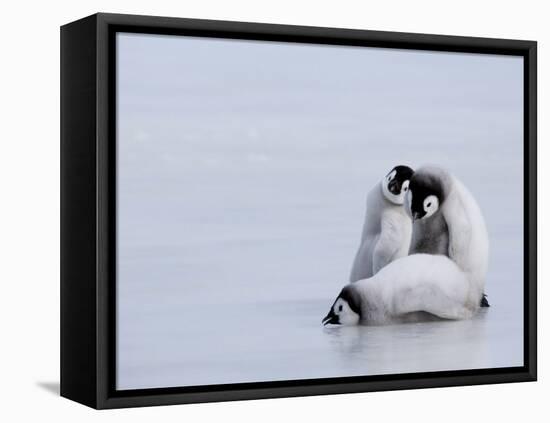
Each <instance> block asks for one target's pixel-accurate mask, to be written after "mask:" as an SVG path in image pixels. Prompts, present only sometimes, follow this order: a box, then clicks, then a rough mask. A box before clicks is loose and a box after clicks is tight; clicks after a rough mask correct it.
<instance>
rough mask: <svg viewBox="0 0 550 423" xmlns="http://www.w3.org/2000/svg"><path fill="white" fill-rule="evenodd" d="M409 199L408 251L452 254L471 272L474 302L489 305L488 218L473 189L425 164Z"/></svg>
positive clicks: (456, 261) (451, 255)
mask: <svg viewBox="0 0 550 423" xmlns="http://www.w3.org/2000/svg"><path fill="white" fill-rule="evenodd" d="M407 202H408V208H409V209H410V213H411V216H412V219H413V233H412V241H411V247H410V251H409V253H410V254H417V253H427V254H440V255H445V256H447V257H449V258H450V259H451V260H453V261H454V262H455V263H456V264H457V265H458V266H459V268H461V269H462V270H463V271H464V272H466V273H467V274H468V278H469V280H470V281H471V296H472V301H477V304H479V305H480V306H482V307H488V306H489V303H488V302H487V299H486V296H485V294H483V286H484V284H485V276H486V273H487V262H488V254H489V241H488V236H487V229H486V227H485V221H484V219H483V216H482V214H481V211H480V209H479V207H478V205H477V203H476V201H475V199H474V198H473V196H472V195H471V194H470V192H469V191H468V190H467V189H466V187H464V185H463V184H462V183H461V182H460V181H459V180H458V179H456V178H455V177H454V176H452V175H451V174H449V173H448V172H447V171H445V170H443V169H441V168H437V167H422V168H420V169H418V170H417V171H416V172H415V174H414V175H413V177H412V178H411V181H410V189H409V193H408V194H407ZM476 298H477V300H476Z"/></svg>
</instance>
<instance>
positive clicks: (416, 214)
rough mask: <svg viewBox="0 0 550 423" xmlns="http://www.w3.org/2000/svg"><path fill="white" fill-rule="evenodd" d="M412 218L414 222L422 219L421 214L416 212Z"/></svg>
mask: <svg viewBox="0 0 550 423" xmlns="http://www.w3.org/2000/svg"><path fill="white" fill-rule="evenodd" d="M412 217H413V220H418V219H420V213H418V212H414V213H413V214H412Z"/></svg>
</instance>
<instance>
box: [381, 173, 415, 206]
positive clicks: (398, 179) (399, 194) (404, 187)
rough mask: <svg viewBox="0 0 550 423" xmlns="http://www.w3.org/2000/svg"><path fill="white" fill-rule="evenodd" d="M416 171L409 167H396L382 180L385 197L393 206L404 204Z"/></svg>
mask: <svg viewBox="0 0 550 423" xmlns="http://www.w3.org/2000/svg"><path fill="white" fill-rule="evenodd" d="M413 173H414V171H413V170H412V169H411V168H410V167H408V166H401V165H400V166H395V167H394V168H393V169H392V170H390V172H389V173H388V174H387V175H386V176H384V179H382V192H383V193H384V197H386V199H387V200H388V201H390V202H392V203H393V204H403V203H404V202H405V195H406V194H407V191H408V189H409V181H410V179H411V177H412V175H413Z"/></svg>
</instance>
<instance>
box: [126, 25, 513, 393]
mask: <svg viewBox="0 0 550 423" xmlns="http://www.w3.org/2000/svg"><path fill="white" fill-rule="evenodd" d="M523 146H524V61H523V57H521V56H513V55H498V54H473V53H461V52H445V51H428V50H413V49H407V50H404V49H397V48H391V49H390V48H380V47H354V46H344V45H321V44H305V43H299V42H292V43H290V42H288V43H285V42H275V41H254V40H237V39H222V38H206V37H199V36H185V37H183V36H178V35H155V34H140V33H125V32H118V33H117V34H116V357H115V359H116V389H117V390H133V389H149V388H173V387H193V386H204V385H220V384H233V383H249V382H262V381H288V380H301V379H308V380H309V379H322V378H334V377H346V376H370V375H391V374H410V373H417V372H436V371H449V370H472V369H488V368H508V367H516V366H523V364H524V298H523V295H524V284H523V276H524V205H523V198H524V168H523V163H524V151H523V148H524V147H523Z"/></svg>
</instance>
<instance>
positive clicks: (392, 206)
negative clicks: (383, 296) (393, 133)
mask: <svg viewBox="0 0 550 423" xmlns="http://www.w3.org/2000/svg"><path fill="white" fill-rule="evenodd" d="M412 175H413V170H412V169H411V168H410V167H407V166H396V167H394V168H393V169H392V170H391V171H390V172H389V173H388V174H387V175H386V176H385V177H384V178H383V179H382V181H381V182H380V183H378V184H376V186H375V187H374V188H373V189H372V190H371V191H370V192H369V194H368V196H367V211H366V216H365V223H364V225H363V233H362V236H361V243H360V245H359V249H358V251H357V254H356V255H355V260H354V262H353V267H352V269H351V274H350V278H349V280H350V282H356V281H358V280H361V279H366V278H370V277H371V276H373V275H375V274H376V273H377V272H378V271H379V270H380V269H382V268H383V267H384V266H386V265H387V264H389V263H391V262H392V261H394V260H396V259H398V258H400V257H404V256H406V255H407V254H408V252H409V246H410V241H411V233H412V222H411V218H410V216H409V215H408V214H407V211H406V210H405V208H404V207H403V203H404V202H405V195H406V194H407V191H408V189H409V181H410V179H411V177H412Z"/></svg>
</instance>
